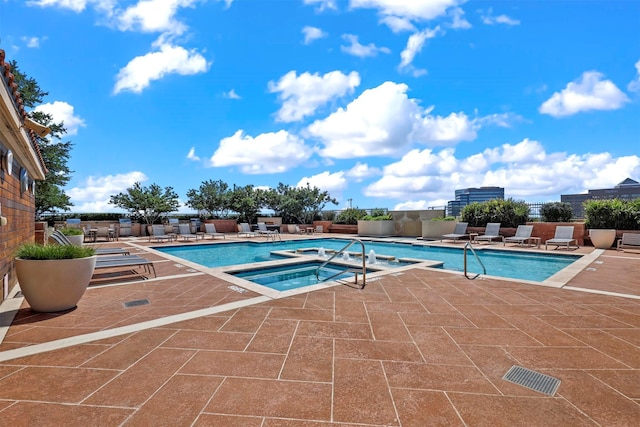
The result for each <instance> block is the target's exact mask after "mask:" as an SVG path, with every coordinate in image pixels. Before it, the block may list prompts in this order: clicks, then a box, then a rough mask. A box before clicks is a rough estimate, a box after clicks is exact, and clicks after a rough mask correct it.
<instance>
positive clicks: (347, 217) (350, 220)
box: [335, 208, 367, 225]
mask: <svg viewBox="0 0 640 427" xmlns="http://www.w3.org/2000/svg"><path fill="white" fill-rule="evenodd" d="M366 215H367V211H365V210H364V209H358V208H349V209H345V210H343V211H342V212H340V215H338V217H337V218H336V220H335V223H336V224H351V225H356V224H357V223H358V220H359V219H362V218H364V217H365V216H366Z"/></svg>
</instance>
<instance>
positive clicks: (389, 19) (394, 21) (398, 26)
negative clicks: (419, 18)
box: [380, 16, 416, 33]
mask: <svg viewBox="0 0 640 427" xmlns="http://www.w3.org/2000/svg"><path fill="white" fill-rule="evenodd" d="M380 22H381V23H383V24H385V25H386V26H387V27H389V28H390V29H391V31H393V32H394V33H400V32H402V31H416V27H415V25H413V24H412V23H411V20H409V19H406V18H400V17H398V16H384V17H382V18H381V19H380Z"/></svg>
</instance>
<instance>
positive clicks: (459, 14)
mask: <svg viewBox="0 0 640 427" xmlns="http://www.w3.org/2000/svg"><path fill="white" fill-rule="evenodd" d="M463 15H464V10H462V8H459V7H454V8H453V9H451V12H450V13H449V16H451V18H452V21H451V24H449V26H450V27H451V28H453V29H455V30H468V29H469V28H471V24H470V23H469V21H467V20H466V19H465V18H464V17H463Z"/></svg>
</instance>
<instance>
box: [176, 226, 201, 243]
mask: <svg viewBox="0 0 640 427" xmlns="http://www.w3.org/2000/svg"><path fill="white" fill-rule="evenodd" d="M178 238H181V239H182V240H185V241H187V240H190V239H194V240H197V239H198V235H197V234H193V233H191V227H190V226H189V224H178Z"/></svg>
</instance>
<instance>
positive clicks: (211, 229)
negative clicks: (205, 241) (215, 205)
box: [203, 223, 227, 240]
mask: <svg viewBox="0 0 640 427" xmlns="http://www.w3.org/2000/svg"><path fill="white" fill-rule="evenodd" d="M204 235H205V236H211V239H212V240H215V238H216V236H222V238H223V239H226V238H227V237H226V236H225V235H224V233H218V232H217V231H216V226H215V224H210V223H206V224H205V225H204ZM203 238H204V237H203Z"/></svg>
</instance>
